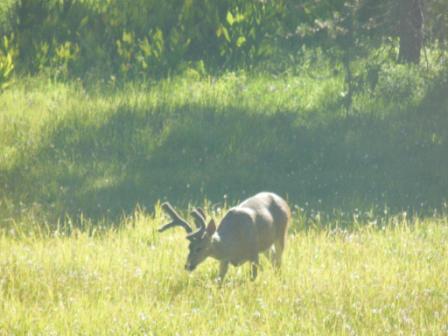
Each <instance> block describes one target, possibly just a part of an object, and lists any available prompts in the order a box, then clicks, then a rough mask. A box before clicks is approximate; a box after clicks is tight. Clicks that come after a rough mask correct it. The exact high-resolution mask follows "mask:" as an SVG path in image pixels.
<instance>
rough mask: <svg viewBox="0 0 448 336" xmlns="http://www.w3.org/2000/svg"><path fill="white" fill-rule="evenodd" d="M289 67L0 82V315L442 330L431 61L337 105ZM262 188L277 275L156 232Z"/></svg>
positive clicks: (441, 134) (94, 322) (441, 235)
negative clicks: (193, 209) (168, 207)
mask: <svg viewBox="0 0 448 336" xmlns="http://www.w3.org/2000/svg"><path fill="white" fill-rule="evenodd" d="M323 72H325V71H323ZM295 73H297V75H294V76H293V75H288V74H284V75H281V76H272V75H262V74H251V73H246V72H241V73H227V74H224V75H222V76H220V77H216V78H214V77H207V76H199V75H198V74H197V73H196V72H194V71H191V72H188V71H187V72H186V73H185V74H184V75H182V76H180V77H176V78H170V79H166V80H162V81H157V82H148V83H127V84H119V83H116V82H115V81H114V80H113V79H111V80H110V81H109V82H100V83H83V82H82V81H81V80H80V81H73V82H68V83H60V82H54V81H51V80H48V79H45V78H42V77H36V78H18V79H16V81H15V84H14V85H13V86H12V87H10V88H9V89H8V90H6V91H4V92H1V93H0V130H1V131H0V335H9V334H13V335H16V334H17V335H21V334H42V335H48V334H91V335H98V334H104V335H111V334H117V335H123V334H129V335H132V334H135V335H140V334H142V335H143V334H147V335H151V334H154V335H176V334H179V335H188V334H191V335H214V334H219V335H227V334H229V335H249V334H250V335H253V334H258V335H264V334H266V335H278V334H282V335H287V334H290V335H293V334H294V335H295V334H315V335H322V334H331V335H334V334H336V335H337V334H341V335H347V334H365V335H370V334H383V335H394V334H395V335H402V334H405V335H408V334H418V335H420V334H428V335H444V334H446V333H447V332H448V296H447V293H448V290H447V289H448V288H447V287H448V286H447V283H448V279H447V275H448V258H447V257H448V251H447V239H448V223H447V203H446V200H447V194H446V191H447V190H448V174H447V169H446V167H448V146H447V144H448V132H447V131H446V130H447V129H448V118H447V115H448V113H447V112H448V111H447V106H448V101H447V95H446V92H447V88H448V82H447V80H446V78H448V77H446V76H444V74H446V71H445V72H443V71H441V72H440V71H435V70H434V71H433V72H431V71H429V72H425V71H423V70H421V69H420V70H419V69H418V68H410V67H404V66H397V67H393V68H391V69H386V68H385V69H383V70H382V72H381V73H380V80H379V83H378V86H377V87H376V88H375V90H373V91H371V92H367V91H366V92H365V93H357V94H356V95H355V100H354V108H353V111H354V113H353V114H352V115H350V116H347V115H346V112H345V110H344V98H343V96H344V94H343V91H344V87H343V82H342V80H341V78H340V77H328V78H327V79H323V80H316V79H312V78H311V77H309V76H307V75H305V74H302V75H300V71H297V72H295ZM324 77H325V76H324ZM260 190H271V191H275V192H278V193H279V194H281V195H282V196H285V197H286V198H287V199H288V202H289V204H290V205H291V208H293V210H294V222H293V225H292V227H291V230H290V235H289V245H288V248H287V252H286V255H285V259H284V267H283V270H282V273H281V274H280V275H278V274H275V273H274V272H273V270H272V269H271V268H270V266H269V265H268V263H267V262H266V260H264V259H263V261H262V262H263V264H264V270H263V271H262V272H261V274H260V276H259V278H258V279H257V280H256V281H255V282H250V281H249V279H248V272H247V271H248V270H247V268H244V267H243V268H238V269H232V270H231V271H230V272H229V276H228V278H226V281H225V283H224V285H223V286H222V287H219V286H218V285H217V284H216V283H215V281H214V278H215V277H216V276H217V268H218V267H217V263H216V262H215V263H213V262H211V261H207V262H206V263H205V264H204V265H201V267H200V268H199V269H198V270H197V271H196V272H195V273H193V274H187V273H186V272H185V271H184V270H183V265H184V262H185V258H186V253H187V251H186V245H187V244H186V241H185V239H184V238H183V237H182V234H181V233H180V232H169V233H166V234H164V235H159V234H158V233H157V232H156V228H157V227H158V226H159V225H160V224H162V221H163V219H162V216H161V213H160V208H159V206H158V205H157V204H159V201H163V200H170V201H171V202H172V203H173V205H175V206H176V207H178V208H180V209H185V208H186V207H187V206H188V205H191V204H195V205H197V204H204V206H205V208H207V209H209V211H210V212H212V211H214V213H215V216H217V217H219V216H220V215H222V212H219V211H220V209H222V208H227V207H228V206H230V205H232V204H235V203H236V202H237V201H238V200H241V199H243V198H245V197H247V196H249V195H250V194H253V193H255V192H258V191H260ZM204 200H207V201H204ZM154 211H155V212H154ZM404 211H405V212H404ZM153 213H154V214H153ZM397 213H401V215H396V214H397ZM404 214H408V215H407V218H408V219H406V215H404ZM409 217H411V218H412V219H409Z"/></svg>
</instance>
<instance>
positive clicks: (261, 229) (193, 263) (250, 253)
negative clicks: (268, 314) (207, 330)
mask: <svg viewBox="0 0 448 336" xmlns="http://www.w3.org/2000/svg"><path fill="white" fill-rule="evenodd" d="M162 209H163V211H164V212H165V213H166V214H167V215H168V216H169V217H170V218H171V220H172V221H171V222H169V223H168V224H165V225H162V226H161V227H160V228H159V230H158V231H159V232H163V231H165V230H168V229H170V228H173V227H176V226H180V227H182V228H183V229H184V230H185V231H186V233H187V236H186V238H187V239H188V241H189V245H188V250H189V252H188V257H187V262H186V264H185V269H186V270H187V271H189V272H192V271H194V270H195V269H196V268H197V266H198V265H199V264H201V263H202V262H203V261H204V260H206V259H207V258H208V257H212V258H214V259H216V260H218V261H219V262H220V265H219V276H218V281H219V282H222V281H223V280H224V277H225V275H226V273H227V270H228V268H229V264H231V265H233V266H239V265H242V264H244V263H246V262H250V264H251V267H250V271H251V272H250V278H251V280H255V278H256V277H257V273H258V268H259V254H260V253H261V252H263V253H265V254H267V256H268V257H269V258H270V260H271V263H272V265H273V267H274V268H275V269H277V270H278V269H279V268H280V266H281V260H282V254H283V251H284V249H285V246H286V238H287V231H288V225H289V221H290V218H291V211H290V209H289V206H288V204H287V203H286V201H285V200H284V199H283V198H281V197H280V196H278V195H276V194H274V193H272V192H261V193H258V194H256V195H254V196H252V197H249V198H248V199H246V200H245V201H243V202H241V203H240V204H239V205H237V206H235V207H233V208H230V209H229V210H228V211H227V213H226V214H225V215H224V217H223V218H222V220H221V221H220V223H219V225H218V226H216V224H215V221H214V219H213V218H211V219H210V220H209V222H208V224H206V215H205V212H204V210H202V209H201V208H195V209H194V210H193V211H192V212H191V216H192V217H193V220H194V223H195V225H196V230H194V231H193V229H192V227H191V226H190V224H189V223H188V222H187V221H186V220H185V219H183V218H182V217H180V216H179V214H178V213H177V212H176V211H175V210H174V208H173V207H172V206H171V204H170V203H169V202H165V203H163V204H162Z"/></svg>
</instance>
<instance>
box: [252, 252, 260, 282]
mask: <svg viewBox="0 0 448 336" xmlns="http://www.w3.org/2000/svg"><path fill="white" fill-rule="evenodd" d="M258 267H259V260H258V254H257V255H256V256H254V257H253V259H251V265H250V279H251V280H252V281H253V280H255V279H256V278H257V274H258Z"/></svg>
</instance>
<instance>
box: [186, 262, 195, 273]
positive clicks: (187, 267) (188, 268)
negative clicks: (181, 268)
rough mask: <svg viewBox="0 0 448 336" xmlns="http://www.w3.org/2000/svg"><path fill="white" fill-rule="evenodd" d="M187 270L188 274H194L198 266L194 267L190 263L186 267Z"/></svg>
mask: <svg viewBox="0 0 448 336" xmlns="http://www.w3.org/2000/svg"><path fill="white" fill-rule="evenodd" d="M185 269H186V270H187V271H188V272H193V271H194V270H195V269H196V265H193V264H190V263H188V264H186V265H185Z"/></svg>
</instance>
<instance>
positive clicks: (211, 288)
mask: <svg viewBox="0 0 448 336" xmlns="http://www.w3.org/2000/svg"><path fill="white" fill-rule="evenodd" d="M221 214H222V213H217V214H216V216H217V217H219V216H220V215H221ZM165 220H166V218H164V217H163V215H162V214H161V210H160V208H158V207H156V212H155V214H153V215H150V214H148V213H144V212H142V211H137V212H136V213H135V214H134V215H133V216H132V217H128V218H126V219H123V223H122V226H121V227H120V228H119V229H116V228H102V229H101V228H98V229H97V231H95V230H93V228H92V230H84V231H81V230H78V229H75V230H73V231H72V232H71V234H70V235H66V234H64V230H59V231H58V230H56V231H51V232H48V231H45V230H41V231H40V232H35V233H33V234H30V233H29V232H28V233H25V232H20V231H19V230H17V231H16V232H15V234H14V235H12V234H11V233H10V234H3V235H2V236H1V237H0V267H1V270H2V272H1V273H0V302H1V303H0V335H25V334H27V335H303V334H305V335H384V334H386V335H446V333H447V332H448V285H447V284H448V248H447V246H448V244H447V242H448V221H447V219H446V217H445V218H434V219H427V220H418V219H413V220H409V219H406V218H405V217H403V216H397V217H393V218H390V219H389V220H388V222H385V223H384V225H377V224H375V223H370V224H369V223H362V225H360V226H359V227H357V228H353V229H350V230H347V229H341V228H337V227H333V228H332V229H330V228H328V229H321V228H319V227H317V226H316V227H314V228H308V229H305V228H304V227H303V224H304V222H303V218H302V217H301V216H300V215H299V214H296V215H295V216H294V218H293V228H294V230H293V231H294V232H291V234H290V235H289V237H288V238H289V241H288V247H287V250H286V252H285V255H284V263H283V268H282V271H281V273H280V274H277V273H275V272H274V271H273V269H272V268H271V266H270V264H269V263H268V261H267V259H265V258H262V265H263V270H262V271H261V272H260V274H259V277H258V278H257V279H256V280H255V281H254V282H251V281H250V280H249V267H248V266H247V265H244V266H242V267H239V268H231V269H230V270H229V274H228V276H227V278H226V280H225V281H224V283H223V285H222V286H219V285H218V284H217V283H216V282H215V281H214V279H215V277H216V276H217V272H218V263H217V262H214V261H212V260H210V261H206V262H205V263H204V264H203V265H201V266H200V267H199V268H198V270H196V271H195V272H193V273H191V274H188V273H187V272H186V271H184V269H183V265H184V263H185V259H186V252H187V241H186V239H185V238H184V237H183V234H182V232H180V231H181V230H174V231H171V232H167V233H164V234H163V235H162V234H158V233H157V231H156V228H157V227H158V226H159V225H161V224H162V223H164V221H165ZM89 232H90V233H89Z"/></svg>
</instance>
